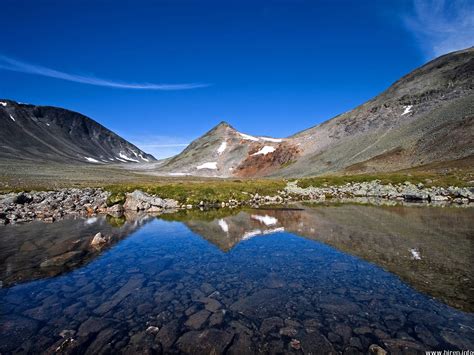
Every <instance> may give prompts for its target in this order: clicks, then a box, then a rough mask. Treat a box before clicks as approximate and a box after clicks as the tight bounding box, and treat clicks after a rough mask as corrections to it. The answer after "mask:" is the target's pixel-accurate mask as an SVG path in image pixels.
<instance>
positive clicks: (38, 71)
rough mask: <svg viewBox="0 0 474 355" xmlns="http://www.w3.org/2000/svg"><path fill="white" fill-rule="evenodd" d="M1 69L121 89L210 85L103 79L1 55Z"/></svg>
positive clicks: (185, 87)
mask: <svg viewBox="0 0 474 355" xmlns="http://www.w3.org/2000/svg"><path fill="white" fill-rule="evenodd" d="M0 69H3V70H9V71H14V72H20V73H27V74H34V75H41V76H46V77H49V78H55V79H61V80H66V81H72V82H76V83H81V84H88V85H95V86H104V87H111V88H119V89H133V90H163V91H171V90H190V89H197V88H204V87H207V86H210V84H205V83H185V84H153V83H129V82H123V81H116V80H108V79H101V78H97V77H94V76H90V75H80V74H71V73H65V72H62V71H59V70H55V69H51V68H47V67H43V66H41V65H37V64H32V63H27V62H23V61H20V60H17V59H14V58H10V57H7V56H4V55H0Z"/></svg>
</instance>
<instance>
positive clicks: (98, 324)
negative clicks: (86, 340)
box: [77, 317, 111, 336]
mask: <svg viewBox="0 0 474 355" xmlns="http://www.w3.org/2000/svg"><path fill="white" fill-rule="evenodd" d="M110 324H111V322H110V321H109V320H106V319H104V318H98V317H90V318H89V319H88V320H86V321H85V322H84V323H82V324H81V326H80V327H79V330H78V331H77V335H78V336H88V335H89V334H91V333H98V332H99V331H101V330H102V329H104V328H106V327H108V326H109V325H110Z"/></svg>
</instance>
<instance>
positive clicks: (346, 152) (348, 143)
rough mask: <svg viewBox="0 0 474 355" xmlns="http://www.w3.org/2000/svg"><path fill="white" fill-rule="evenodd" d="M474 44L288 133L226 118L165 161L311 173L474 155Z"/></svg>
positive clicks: (174, 169)
mask: <svg viewBox="0 0 474 355" xmlns="http://www.w3.org/2000/svg"><path fill="white" fill-rule="evenodd" d="M473 89H474V48H468V49H466V50H462V51H458V52H453V53H450V54H447V55H444V56H441V57H439V58H437V59H435V60H433V61H431V62H429V63H427V64H426V65H424V66H422V67H421V68H418V69H416V70H414V71H413V72H411V73H410V74H408V75H406V76H404V77H403V78H401V79H400V80H398V81H397V82H395V83H394V84H393V85H392V86H390V87H389V88H388V89H387V90H386V91H384V92H383V93H381V94H380V95H379V96H377V97H375V98H374V99H372V100H370V101H368V102H366V103H364V104H363V105H361V106H359V107H357V108H355V109H353V110H351V111H349V112H346V113H344V114H341V115H339V116H336V117H334V118H333V119H331V120H328V121H326V122H324V123H323V124H320V125H318V126H315V127H312V128H310V129H307V130H305V131H303V132H300V133H297V134H295V135H293V136H291V137H288V138H285V139H274V138H266V137H253V136H249V135H246V134H243V133H240V132H238V131H236V130H235V129H234V128H232V127H231V126H230V125H229V124H227V123H225V122H223V123H221V124H219V125H218V126H216V127H215V128H214V129H212V130H211V131H209V132H207V133H206V134H205V135H204V136H202V137H200V138H198V139H197V140H195V141H194V142H192V143H191V145H189V146H188V147H187V148H186V149H185V150H184V151H183V152H182V153H181V154H179V155H177V156H175V157H174V158H173V159H171V160H170V161H169V162H168V163H167V164H164V165H163V166H162V167H160V168H159V172H160V173H163V174H165V175H201V176H220V177H230V176H234V177H255V176H288V177H290V176H292V177H293V176H296V177H297V176H311V175H317V174H322V173H332V172H351V173H360V172H379V171H396V170H400V169H404V168H411V167H416V166H421V165H426V164H430V163H435V162H448V161H449V162H452V161H457V160H460V159H463V161H464V162H465V161H466V159H467V160H468V161H471V160H474V159H473V156H474V90H473Z"/></svg>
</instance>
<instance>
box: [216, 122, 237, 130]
mask: <svg viewBox="0 0 474 355" xmlns="http://www.w3.org/2000/svg"><path fill="white" fill-rule="evenodd" d="M215 128H232V129H234V127H232V126H231V125H230V124H229V123H228V122H226V121H221V122H219V124H218V125H217V126H216V127H215Z"/></svg>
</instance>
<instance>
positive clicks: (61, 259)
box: [40, 251, 82, 268]
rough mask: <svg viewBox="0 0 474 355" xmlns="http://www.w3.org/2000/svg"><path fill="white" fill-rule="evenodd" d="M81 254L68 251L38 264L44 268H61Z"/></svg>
mask: <svg viewBox="0 0 474 355" xmlns="http://www.w3.org/2000/svg"><path fill="white" fill-rule="evenodd" d="M81 254H82V252H81V251H69V252H67V253H64V254H61V255H58V256H55V257H53V258H50V259H47V260H45V261H43V262H42V263H41V264H40V267H42V268H46V267H53V266H62V265H64V264H66V263H68V262H70V261H72V260H74V259H76V258H77V257H79V256H80V255H81Z"/></svg>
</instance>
